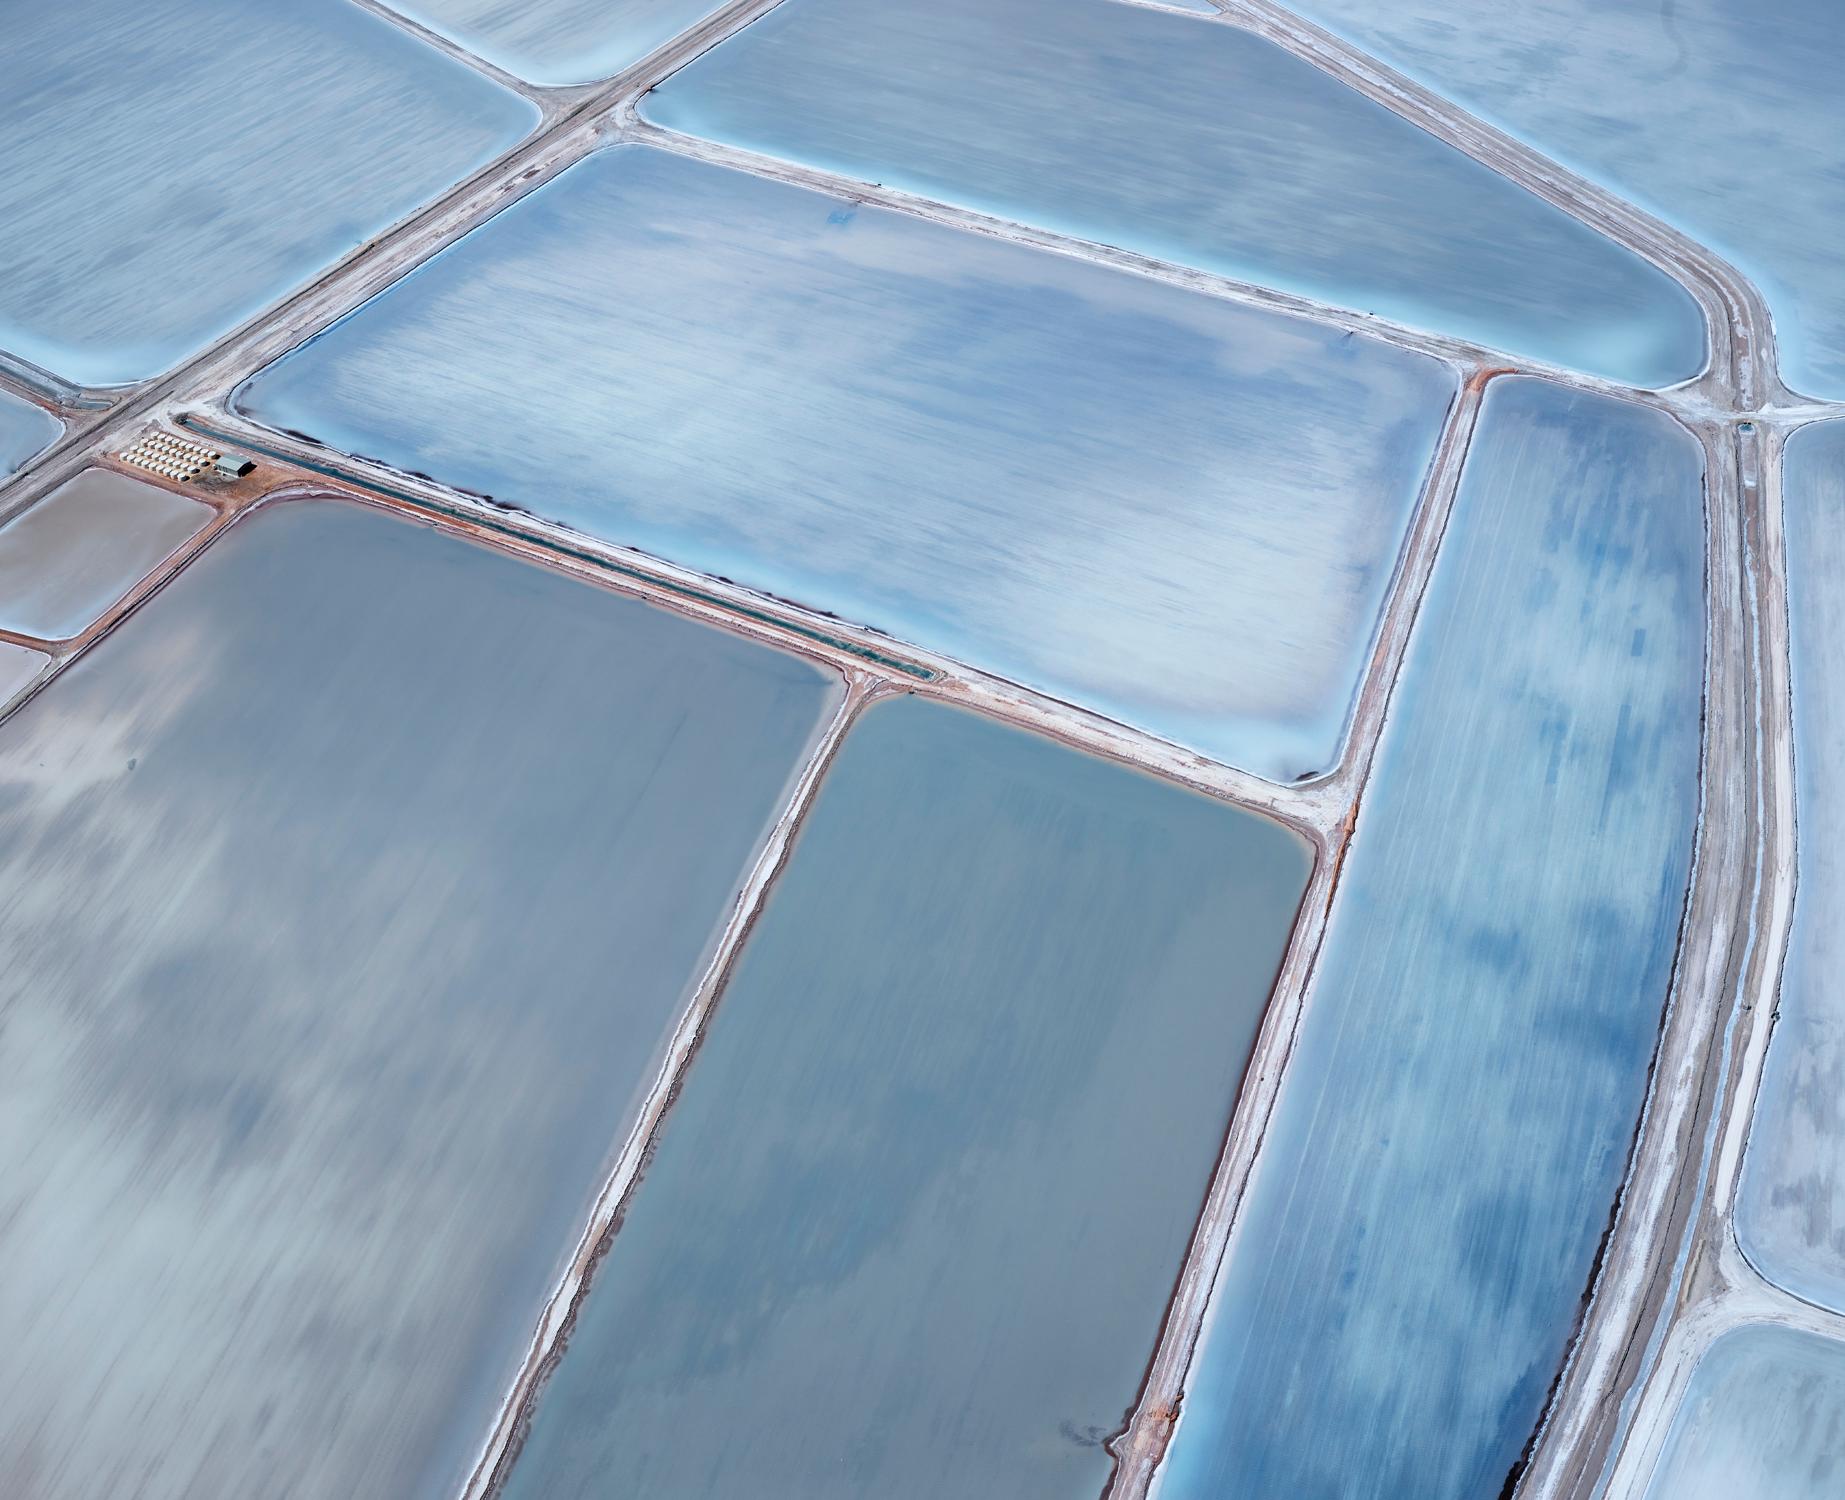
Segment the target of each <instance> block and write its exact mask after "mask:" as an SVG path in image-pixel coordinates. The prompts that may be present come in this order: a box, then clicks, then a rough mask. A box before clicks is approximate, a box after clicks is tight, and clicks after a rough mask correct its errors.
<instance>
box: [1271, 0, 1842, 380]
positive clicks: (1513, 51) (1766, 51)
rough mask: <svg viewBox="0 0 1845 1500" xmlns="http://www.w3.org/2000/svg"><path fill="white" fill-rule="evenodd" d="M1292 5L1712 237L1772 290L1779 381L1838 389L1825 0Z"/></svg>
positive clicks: (1838, 186) (1836, 237) (1834, 183)
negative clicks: (1777, 345) (1773, 0)
mask: <svg viewBox="0 0 1845 1500" xmlns="http://www.w3.org/2000/svg"><path fill="white" fill-rule="evenodd" d="M1294 8H1295V9H1296V10H1299V11H1301V12H1303V13H1304V14H1306V15H1308V16H1310V17H1312V18H1313V19H1315V20H1318V21H1320V22H1322V23H1324V24H1325V25H1327V26H1329V27H1331V28H1333V29H1334V30H1337V31H1340V32H1342V33H1344V34H1345V35H1347V36H1348V37H1350V38H1351V39H1352V40H1354V41H1355V42H1357V43H1358V44H1359V45H1360V46H1362V47H1365V48H1368V49H1370V50H1372V51H1374V52H1376V53H1377V54H1378V55H1380V56H1382V57H1383V58H1384V59H1385V60H1387V61H1389V62H1392V63H1394V64H1395V65H1396V66H1398V67H1399V68H1401V69H1402V70H1403V71H1405V72H1407V73H1410V74H1412V75H1414V76H1416V77H1418V78H1420V79H1422V80H1423V81H1425V82H1427V83H1428V84H1430V85H1431V86H1432V87H1434V88H1436V89H1437V90H1439V91H1440V92H1442V93H1444V94H1446V95H1448V96H1449V97H1450V98H1452V99H1455V100H1458V101H1459V102H1460V103H1462V104H1464V105H1465V106H1466V107H1467V108H1468V109H1470V110H1472V111H1473V112H1474V113H1475V114H1478V115H1481V116H1483V117H1485V118H1486V119H1489V120H1492V121H1493V122H1494V123H1496V124H1498V125H1501V126H1503V127H1504V128H1506V129H1508V130H1510V131H1512V132H1513V133H1514V134H1517V135H1520V136H1522V137H1524V138H1525V139H1527V140H1529V141H1530V142H1532V143H1533V144H1534V145H1536V146H1537V147H1538V149H1540V150H1541V151H1544V152H1545V153H1547V154H1548V155H1550V156H1552V157H1554V158H1556V159H1557V160H1559V161H1561V162H1563V163H1564V164H1565V165H1567V166H1570V167H1573V168H1575V169H1576V170H1577V171H1579V172H1581V173H1583V174H1584V175H1585V176H1588V177H1590V178H1593V179H1595V180H1596V181H1599V182H1601V183H1603V184H1605V185H1606V186H1608V187H1610V188H1612V189H1613V190H1614V191H1615V192H1617V193H1620V194H1621V195H1623V196H1625V197H1627V198H1629V199H1630V200H1632V201H1634V202H1636V203H1638V204H1639V205H1640V206H1641V207H1643V208H1646V209H1649V210H1650V211H1652V212H1653V213H1655V214H1657V215H1658V216H1659V217H1661V218H1663V219H1665V220H1667V221H1668V222H1670V223H1673V224H1676V225H1678V226H1679V227H1680V228H1682V229H1684V230H1685V231H1686V232H1687V233H1689V234H1690V235H1692V237H1693V238H1695V239H1698V240H1701V241H1703V242H1704V243H1705V244H1708V245H1711V246H1713V247H1714V248H1715V249H1717V250H1718V251H1720V252H1721V253H1722V254H1723V255H1725V256H1726V257H1727V258H1728V259H1729V260H1730V261H1731V262H1732V263H1733V264H1734V265H1736V266H1738V267H1739V268H1740V269H1742V270H1743V271H1745V272H1746V273H1748V275H1749V276H1751V277H1752V278H1753V279H1754V281H1755V282H1756V284H1757V285H1758V286H1760V287H1761V288H1762V290H1763V292H1764V293H1765V294H1766V296H1767V297H1768V300H1769V303H1770V305H1771V307H1772V309H1773V312H1774V318H1775V329H1776V333H1777V334H1778V336H1779V339H1780V346H1781V357H1782V373H1783V376H1784V377H1785V378H1786V379H1787V381H1788V382H1789V383H1790V384H1791V385H1793V386H1795V387H1797V388H1798V389H1800V390H1803V391H1806V392H1808V393H1809V394H1812V395H1815V396H1827V397H1831V398H1834V399H1837V398H1840V397H1845V257H1841V256H1840V255H1839V253H1838V245H1839V241H1840V238H1841V236H1845V132H1841V130H1840V124H1841V114H1840V108H1839V77H1840V75H1841V73H1845V6H1841V5H1839V4H1838V3H1837V0H1775V3H1774V4H1772V5H1763V4H1760V3H1757V0H1669V3H1666V0H1517V3H1512V0H1391V3H1390V4H1388V5H1379V4H1377V3H1375V0H1301V3H1300V4H1298V5H1296V6H1295V7H1294Z"/></svg>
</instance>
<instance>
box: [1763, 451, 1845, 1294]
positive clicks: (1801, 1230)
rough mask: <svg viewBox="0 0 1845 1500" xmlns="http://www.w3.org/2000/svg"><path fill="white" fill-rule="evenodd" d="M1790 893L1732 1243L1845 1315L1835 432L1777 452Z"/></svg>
mask: <svg viewBox="0 0 1845 1500" xmlns="http://www.w3.org/2000/svg"><path fill="white" fill-rule="evenodd" d="M1783 488H1784V492H1785V495H1786V502H1785V504H1786V518H1787V595H1788V600H1787V602H1788V635H1789V649H1790V654H1791V657H1792V668H1793V689H1794V691H1793V709H1794V760H1795V772H1796V780H1795V795H1796V798H1797V808H1798V815H1799V836H1798V850H1799V852H1798V870H1799V883H1798V889H1797V890H1796V892H1795V896H1794V927H1793V932H1792V934H1791V936H1790V938H1789V940H1788V950H1787V963H1786V967H1785V968H1784V969H1783V970H1782V974H1781V994H1780V1008H1781V1014H1780V1019H1779V1020H1777V1021H1776V1022H1775V1031H1774V1040H1773V1042H1772V1043H1771V1044H1770V1046H1769V1049H1768V1066H1767V1071H1766V1072H1765V1074H1764V1075H1763V1078H1762V1088H1761V1093H1760V1095H1759V1096H1758V1098H1757V1100H1756V1105H1755V1122H1754V1125H1753V1126H1752V1128H1751V1130H1750V1133H1749V1154H1748V1156H1747V1158H1746V1162H1745V1166H1744V1169H1743V1180H1742V1191H1741V1194H1740V1196H1739V1198H1738V1201H1737V1205H1736V1233H1737V1236H1738V1238H1739V1239H1740V1240H1741V1242H1742V1246H1743V1249H1744V1251H1745V1252H1747V1254H1748V1256H1749V1259H1750V1260H1751V1261H1753V1262H1754V1263H1755V1265H1756V1267H1757V1268H1758V1269H1759V1270H1760V1271H1761V1272H1762V1274H1763V1275H1764V1276H1767V1277H1768V1278H1769V1279H1770V1280H1771V1281H1774V1282H1778V1283H1779V1284H1780V1285H1782V1286H1784V1287H1786V1288H1787V1289H1788V1290H1789V1291H1791V1292H1794V1293H1796V1294H1797V1295H1799V1296H1801V1297H1805V1298H1807V1299H1808V1300H1809V1301H1812V1302H1817V1303H1819V1304H1821V1305H1822V1306H1825V1307H1830V1308H1833V1309H1835V1310H1838V1311H1845V1114H1842V1113H1841V1100H1845V983H1841V977H1840V976H1841V974H1842V973H1845V967H1842V965H1845V852H1841V839H1842V838H1845V780H1842V778H1845V422H1826V423H1823V424H1820V425H1817V426H1813V427H1808V428H1804V429H1802V430H1801V431H1799V432H1796V433H1795V434H1794V435H1793V437H1791V438H1790V439H1789V440H1788V444H1787V454H1786V460H1785V468H1784V470H1783Z"/></svg>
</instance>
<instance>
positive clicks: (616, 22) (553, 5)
mask: <svg viewBox="0 0 1845 1500" xmlns="http://www.w3.org/2000/svg"><path fill="white" fill-rule="evenodd" d="M389 4H390V7H391V9H392V10H394V11H396V12H397V13H398V14H399V15H404V16H408V17H410V19H411V20H413V21H420V22H421V23H422V24H423V25H425V26H427V27H428V28H429V29H430V30H431V31H433V32H436V33H437V34H438V35H441V36H445V37H447V38H448V39H449V40H450V41H451V42H454V43H456V44H457V45H459V46H462V47H465V48H467V49H468V51H470V52H472V53H473V54H474V55H475V56H476V57H481V58H485V59H486V60H487V61H488V62H490V63H492V64H493V65H494V66H495V67H499V68H504V69H505V70H506V71H507V72H508V73H511V74H513V75H514V76H515V77H517V78H523V79H525V80H526V82H528V83H537V84H544V85H548V86H558V85H562V84H570V83H589V82H591V81H593V80H595V79H598V78H607V77H609V76H611V75H612V74H615V73H619V72H620V71H621V70H622V69H623V68H625V67H627V66H628V65H629V64H630V63H636V62H639V61H640V60H641V59H642V58H643V57H645V56H646V55H647V54H648V53H649V52H652V51H653V50H654V49H655V48H656V47H659V46H662V45H663V44H665V43H666V42H669V41H671V40H672V39H673V38H674V37H675V36H677V35H678V34H679V33H680V32H682V31H684V30H685V29H686V28H687V27H689V26H692V25H694V24H696V23H697V22H699V21H702V20H704V18H705V17H706V16H708V15H710V14H711V13H712V12H713V11H715V10H717V9H718V7H719V6H720V5H721V4H723V0H389Z"/></svg>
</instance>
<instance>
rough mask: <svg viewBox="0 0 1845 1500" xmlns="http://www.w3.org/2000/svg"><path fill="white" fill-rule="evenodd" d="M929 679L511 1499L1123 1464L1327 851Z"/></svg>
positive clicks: (807, 862)
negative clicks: (960, 698)
mask: <svg viewBox="0 0 1845 1500" xmlns="http://www.w3.org/2000/svg"><path fill="white" fill-rule="evenodd" d="M1308 863H1309V861H1308V855H1307V851H1306V848H1305V846H1304V845H1303V844H1302V843H1301V841H1299V840H1298V839H1296V838H1295V837H1294V836H1293V835H1291V834H1288V833H1286V832H1285V831H1283V830H1282V829H1281V828H1280V827H1278V826H1277V825H1275V824H1272V823H1269V822H1267V821H1265V820H1263V819H1260V818H1257V817H1254V816H1252V815H1251V814H1248V813H1245V812H1241V811H1239V810H1237V809H1235V808H1232V807H1230V806H1228V805H1227V804H1224V803H1219V802H1212V801H1208V800H1206V799H1203V798H1200V797H1198V796H1196V795H1194V794H1191V793H1187V792H1184V791H1182V790H1180V789H1179V788H1177V787H1174V786H1171V785H1169V784H1166V783H1162V782H1159V781H1156V780H1153V779H1151V778H1148V777H1145V776H1142V775H1139V774H1138V773H1135V772H1132V771H1128V770H1125V769H1123V768H1121V767H1119V766H1114V765H1110V764H1108V763H1106V762H1102V761H1097V760H1092V759H1089V758H1087V757H1084V756H1082V755H1079V754H1077V753H1076V752H1074V751H1072V750H1069V749H1067V748H1064V747H1062V746H1059V745H1057V744H1056V743H1054V742H1052V741H1049V740H1045V739H1040V738H1037V737H1036V736H1033V735H1028V734H1025V733H1022V732H1021V731H1019V730H1016V729H1012V728H1008V727H1005V726H1002V725H999V724H996V723H993V722H991V721H988V720H984V719H979V718H975V717H972V716H970V715H968V714H965V713H963V712H961V711H959V710H955V709H950V708H946V707H943V706H941V705H939V704H933V703H927V702H923V701H920V700H915V699H908V700H898V701H896V702H893V703H888V704H882V705H878V706H874V707H873V708H872V709H871V710H869V711H868V713H867V714H866V716H865V717H864V719H863V720H862V721H861V722H860V723H859V724H858V725H857V726H856V727H855V728H854V729H853V730H852V731H851V733H850V734H849V735H848V737H847V739H846V742H845V746H844V748H843V749H842V751H841V752H840V755H839V757H838V760H837V761H836V763H835V764H834V766H833V768H832V769H831V770H830V771H829V773H828V775H827V779H826V780H825V781H824V782H823V783H822V786H821V790H820V794H819V798H818V801H817V803H816V805H815V807H814V809H813V811H812V813H811V815H810V820H809V822H808V823H807V824H806V826H805V827H804V828H803V830H802V832H801V835H800V838H799V840H798V843H797V845H796V848H795V850H794V854H793V856H792V859H791V861H790V863H789V865H788V867H787V869H786V870H785V872H784V873H783V874H782V876H781V877H780V878H779V880H778V882H777V884H776V885H775V886H774V887H773V889H772V891H771V894H770V898H769V902H768V905H767V909H766V911H765V912H764V915H763V917H762V919H761V921H760V923H759V925H758V927H757V929H756V931H755V932H754V933H753V935H752V936H751V938H750V940H749V943H748V945H747V947H746V948H745V950H744V953H743V957H742V961H741V963H740V965H739V967H738V969H737V971H736V973H735V975H734V977H733V978H732V980H731V982H730V983H729V985H728V987H727V988H726V991H725V993H724V995H723V997H722V1000H721V1002H720V1004H719V1006H718V1010H717V1013H716V1017H715V1019H714V1021H713V1022H712V1024H711V1027H710V1029H709V1032H708V1034H707V1037H706V1040H705V1042H704V1044H703V1046H702V1048H701V1049H700V1051H699V1052H698V1054H697V1056H696V1058H695V1059H694V1061H693V1064H692V1067H691V1071H690V1073H689V1075H688V1077H687V1080H686V1083H685V1087H684V1092H683V1094H682V1095H681V1097H680V1098H679V1100H678V1102H677V1103H676V1104H675V1105H674V1106H673V1109H672V1111H671V1113H669V1114H668V1116H667V1117H666V1122H665V1125H664V1128H663V1130H662V1132H661V1135H660V1137H659V1145H658V1152H657V1154H656V1155H655V1157H654V1159H653V1162H652V1164H651V1166H650V1167H649V1168H648V1169H647V1172H646V1174H645V1176H644V1177H643V1179H642V1181H641V1184H640V1188H639V1190H638V1192H637V1193H636V1195H635V1198H634V1200H633V1203H632V1206H631V1208H630V1209H629V1211H628V1213H627V1215H626V1217H625V1218H624V1220H623V1222H622V1225H621V1228H620V1230H619V1231H618V1232H617V1234H616V1236H615V1238H614V1241H613V1244H612V1248H611V1249H610V1251H609V1253H608V1256H607V1258H606V1259H605V1261H604V1262H603V1264H602V1265H601V1267H600V1269H599V1270H598V1272H597V1275H596V1279H595V1281H594V1284H593V1286H592V1290H591V1292H590V1295H589V1298H588V1301H587V1302H586V1304H585V1305H584V1308H583V1311H582V1315H581V1317H580V1319H579V1321H578V1323H577V1326H576V1328H575V1330H574V1332H573V1333H572V1335H571V1338H570V1342H569V1345H568V1349H567V1352H566V1354H565V1356H564V1359H563V1361H562V1363H561V1365H560V1366H559V1368H558V1370H557V1373H556V1374H555V1376H554V1377H553V1378H552V1381H551V1383H550V1385H549V1386H548V1387H547V1388H546V1390H545V1392H544V1394H543V1395H542V1396H541V1398H540V1400H539V1404H538V1407H537V1416H536V1421H535V1424H534V1426H533V1428H532V1432H531V1437H530V1440H529V1441H528V1443H527V1444H526V1446H525V1449H524V1452H523V1454H522V1455H521V1456H520V1458H519V1459H518V1461H517V1462H516V1463H515V1465H514V1467H513V1470H512V1480H511V1484H510V1487H509V1488H508V1490H507V1495H508V1497H509V1500H539V1497H543V1500H588V1497H592V1496H594V1497H602V1496H608V1495H670V1496H673V1497H674V1500H695V1497H711V1500H731V1497H735V1496H740V1495H762V1496H778V1497H779V1496H797V1495H798V1496H802V1497H804V1500H861V1497H864V1496H868V1495H875V1496H879V1497H880V1500H936V1497H940V1496H944V1495H969V1496H973V1495H979V1496H988V1495H992V1496H999V1495H1004V1496H1009V1497H1019V1500H1030V1497H1044V1500H1052V1497H1068V1496H1072V1495H1094V1494H1096V1493H1098V1492H1099V1490H1100V1489H1101V1486H1102V1484H1103V1482H1104V1481H1105V1480H1106V1478H1107V1475H1108V1470H1109V1459H1108V1455H1107V1454H1106V1453H1105V1452H1104V1451H1103V1450H1102V1448H1101V1447H1100V1446H1099V1440H1100V1439H1101V1438H1102V1437H1103V1436H1105V1435H1106V1434H1107V1433H1108V1432H1109V1431H1110V1430H1112V1429H1113V1428H1115V1427H1117V1426H1118V1425H1119V1424H1120V1423H1121V1421H1122V1419H1123V1416H1124V1413H1125V1412H1126V1410H1127V1408H1128V1407H1130V1406H1131V1405H1132V1404H1133V1401H1134V1397H1135V1392H1136V1390H1137V1388H1138V1386H1139V1383H1140V1379H1141V1375H1142V1373H1143V1371H1144V1369H1145V1366H1146V1362H1147V1360H1148V1358H1149V1357H1150V1355H1151V1354H1152V1351H1153V1346H1154V1343H1155V1341H1156V1340H1157V1338H1158V1335H1159V1325H1160V1318H1161V1314H1162V1312H1163V1309H1164V1307H1165V1304H1166V1300H1167V1298H1168V1297H1169V1296H1170V1294H1171V1290H1172V1284H1173V1281H1174V1279H1175V1278H1176V1276H1177V1274H1178V1270H1179V1266H1180V1262H1181V1261H1182V1259H1183V1257H1184V1253H1185V1246H1186V1243H1187V1241H1188V1239H1189V1238H1190V1235H1191V1231H1192V1226H1193V1223H1194V1221H1195V1220H1196V1217H1197V1214H1198V1210H1199V1206H1200V1204H1201V1203H1202V1201H1203V1198H1204V1193H1205V1188H1206V1185H1207V1183H1208V1181H1209V1179H1210V1174H1211V1171H1212V1168H1213V1165H1214V1164H1215V1161H1216V1157H1217V1153H1218V1149H1219V1145H1220V1143H1221V1140H1222V1134H1223V1130H1224V1127H1225V1125H1226V1123H1227V1122H1228V1119H1229V1115H1230V1109H1231V1105H1232V1102H1233V1101H1234V1099H1235V1097H1236V1091H1237V1085H1238V1081H1239V1079H1240V1078H1241V1075H1242V1071H1243V1067H1244V1064H1245V1061H1246V1059H1247V1058H1248V1055H1249V1050H1250V1047H1251V1044H1252V1042H1253V1039H1254V1036H1255V1031H1256V1027H1257V1024H1258V1022H1259V1021H1260V1019H1261V1015H1262V1012H1263V1009H1264V1007H1265V1005H1266V1002H1267V998H1268V992H1269V988H1270V986H1271V984H1272V982H1273V979H1274V975H1275V972H1276V969H1277V967H1278V965H1279V963H1280V960H1281V956H1282V952H1283V949H1284V948H1285V946H1286V943H1287V939H1288V931H1289V928H1290V926H1291V925H1292V922H1293V917H1294V911H1295V907H1296V905H1297V904H1298V902H1299V900H1300V896H1301V892H1302V889H1303V886H1304V884H1305V881H1306V877H1307V872H1308Z"/></svg>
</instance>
